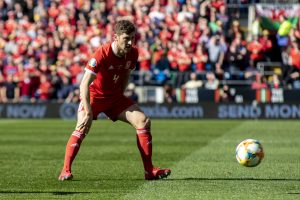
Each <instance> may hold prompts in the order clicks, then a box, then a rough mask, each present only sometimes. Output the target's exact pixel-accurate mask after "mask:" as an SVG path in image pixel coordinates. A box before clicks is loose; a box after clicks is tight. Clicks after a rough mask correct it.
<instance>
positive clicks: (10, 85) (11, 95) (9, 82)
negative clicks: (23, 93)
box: [1, 74, 20, 103]
mask: <svg viewBox="0 0 300 200" xmlns="http://www.w3.org/2000/svg"><path fill="white" fill-rule="evenodd" d="M17 84H18V83H17V82H16V80H14V76H13V75H12V74H9V75H7V76H6V81H5V82H4V84H3V87H2V91H1V96H2V98H1V99H2V102H4V103H16V102H19V101H20V99H19V97H20V95H19V94H20V88H19V87H18V85H17Z"/></svg>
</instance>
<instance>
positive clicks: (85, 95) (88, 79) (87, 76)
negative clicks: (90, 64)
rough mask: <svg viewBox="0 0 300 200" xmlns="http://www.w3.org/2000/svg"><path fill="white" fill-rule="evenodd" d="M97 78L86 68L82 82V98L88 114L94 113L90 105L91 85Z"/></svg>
mask: <svg viewBox="0 0 300 200" xmlns="http://www.w3.org/2000/svg"><path fill="white" fill-rule="evenodd" d="M95 78H96V75H95V74H93V73H92V72H90V71H88V70H86V71H85V73H84V75H83V78H82V81H81V83H80V98H81V101H82V103H83V107H84V110H85V111H86V115H87V116H91V115H92V108H91V105H90V85H91V83H92V82H93V81H94V80H95Z"/></svg>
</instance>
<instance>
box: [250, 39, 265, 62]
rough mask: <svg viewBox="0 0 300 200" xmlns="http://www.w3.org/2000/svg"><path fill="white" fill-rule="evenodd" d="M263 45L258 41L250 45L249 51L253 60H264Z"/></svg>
mask: <svg viewBox="0 0 300 200" xmlns="http://www.w3.org/2000/svg"><path fill="white" fill-rule="evenodd" d="M263 49H264V47H263V45H262V44H260V43H259V42H258V41H253V42H251V43H250V44H249V46H248V50H249V51H250V53H251V54H250V58H251V60H254V61H258V60H261V59H262V58H263Z"/></svg>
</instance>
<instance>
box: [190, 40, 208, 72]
mask: <svg viewBox="0 0 300 200" xmlns="http://www.w3.org/2000/svg"><path fill="white" fill-rule="evenodd" d="M192 61H193V64H194V65H193V66H194V67H193V68H194V71H195V72H205V71H206V63H207V61H208V55H207V52H206V51H205V48H204V46H203V44H202V43H200V44H198V45H197V49H196V52H195V54H194V56H193V57H192Z"/></svg>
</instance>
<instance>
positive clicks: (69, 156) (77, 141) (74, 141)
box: [58, 110, 92, 181]
mask: <svg viewBox="0 0 300 200" xmlns="http://www.w3.org/2000/svg"><path fill="white" fill-rule="evenodd" d="M84 117H85V113H84V110H82V111H80V112H78V120H77V125H76V130H75V131H73V133H72V134H71V136H70V138H69V140H68V143H67V145H66V153H65V160H64V167H63V169H62V171H61V173H60V175H59V177H58V179H59V180H61V181H64V180H72V178H73V175H72V172H71V166H72V163H73V161H74V159H75V157H76V155H77V153H78V151H79V149H80V145H81V143H82V141H83V139H84V138H85V136H86V134H87V133H88V131H89V129H90V127H91V125H92V117H91V119H88V120H87V121H86V119H84Z"/></svg>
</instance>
